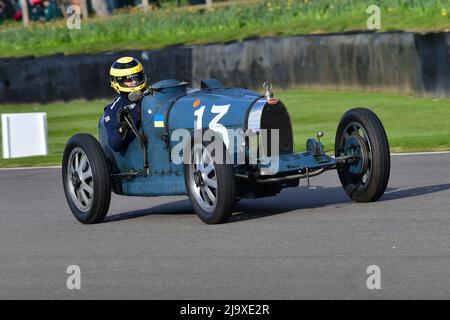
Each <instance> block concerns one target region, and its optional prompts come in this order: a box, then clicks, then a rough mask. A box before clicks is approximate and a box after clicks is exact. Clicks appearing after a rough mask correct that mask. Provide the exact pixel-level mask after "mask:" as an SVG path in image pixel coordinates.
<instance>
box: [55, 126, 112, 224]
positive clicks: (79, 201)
mask: <svg viewBox="0 0 450 320" xmlns="http://www.w3.org/2000/svg"><path fill="white" fill-rule="evenodd" d="M62 178H63V186H64V193H65V195H66V199H67V203H68V204H69V207H70V209H71V210H72V213H73V215H74V216H75V218H77V219H78V221H80V222H81V223H84V224H93V223H98V222H101V221H103V219H104V218H105V216H106V214H107V212H108V209H109V204H110V202H111V179H110V169H109V165H108V162H107V160H106V158H105V154H104V153H103V149H102V147H101V146H100V144H99V143H98V141H97V139H95V138H94V137H93V136H91V135H90V134H87V133H80V134H76V135H74V136H73V137H72V138H70V139H69V141H68V142H67V144H66V147H65V149H64V155H63V163H62Z"/></svg>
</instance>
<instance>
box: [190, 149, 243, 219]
mask: <svg viewBox="0 0 450 320" xmlns="http://www.w3.org/2000/svg"><path fill="white" fill-rule="evenodd" d="M225 152H226V150H225ZM187 162H188V163H185V164H184V178H185V183H186V189H187V191H188V194H189V198H190V200H191V203H192V206H193V208H194V210H195V212H196V213H197V215H198V216H199V218H200V219H201V220H202V221H203V222H205V223H206V224H217V223H222V222H226V221H227V220H228V219H229V217H230V216H231V214H232V212H233V208H234V203H235V185H234V173H233V166H232V165H231V164H227V163H226V162H221V163H218V162H217V161H216V159H214V156H213V155H212V154H211V152H210V150H208V148H207V147H206V145H205V144H204V143H197V144H194V145H193V147H192V149H191V152H190V161H187Z"/></svg>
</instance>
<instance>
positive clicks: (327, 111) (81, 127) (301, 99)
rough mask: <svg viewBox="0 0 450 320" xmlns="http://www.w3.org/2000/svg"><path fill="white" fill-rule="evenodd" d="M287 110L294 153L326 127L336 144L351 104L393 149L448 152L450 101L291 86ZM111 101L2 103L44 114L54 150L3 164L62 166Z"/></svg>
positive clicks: (284, 95)
mask: <svg viewBox="0 0 450 320" xmlns="http://www.w3.org/2000/svg"><path fill="white" fill-rule="evenodd" d="M275 94H276V96H277V97H279V98H280V99H282V101H283V102H284V103H285V104H286V106H287V107H288V108H289V112H290V116H291V121H292V123H293V127H294V139H295V148H296V151H303V150H304V145H305V141H306V139H307V138H308V137H314V136H315V133H316V132H317V131H324V132H325V136H324V138H322V142H323V143H324V144H325V149H326V150H332V149H333V147H334V135H335V131H336V128H337V125H338V122H339V119H340V117H341V116H342V114H343V113H344V112H345V111H346V110H348V109H349V108H351V107H355V106H366V107H369V108H370V109H372V110H373V111H375V112H376V113H377V115H378V116H379V117H380V118H381V120H382V122H383V124H384V126H385V128H386V131H387V134H388V138H389V143H390V146H391V150H392V151H395V152H406V151H437V150H450V126H449V119H450V99H442V100H433V99H425V98H413V97H407V96H400V95H394V94H385V93H359V92H339V91H309V90H308V91H305V90H289V91H284V92H275ZM106 103H107V101H95V102H70V103H54V104H49V105H0V113H10V112H14V113H15V112H46V113H47V121H48V130H49V132H48V136H49V150H50V153H49V155H48V156H46V157H27V158H17V159H3V158H0V167H12V166H38V165H55V164H56V165H58V164H60V163H61V157H62V152H63V149H64V145H65V143H66V141H67V140H68V139H69V137H70V136H72V135H73V134H75V133H78V132H88V133H91V134H94V135H97V122H98V119H99V117H100V115H101V114H102V112H103V107H104V105H105V104H106Z"/></svg>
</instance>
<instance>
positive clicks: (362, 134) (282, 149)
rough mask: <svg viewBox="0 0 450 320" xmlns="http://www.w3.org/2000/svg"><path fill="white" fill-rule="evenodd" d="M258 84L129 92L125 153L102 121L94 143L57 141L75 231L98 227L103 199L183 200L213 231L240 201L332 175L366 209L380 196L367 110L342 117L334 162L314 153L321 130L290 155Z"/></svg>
mask: <svg viewBox="0 0 450 320" xmlns="http://www.w3.org/2000/svg"><path fill="white" fill-rule="evenodd" d="M264 85H265V93H264V94H261V93H258V92H255V91H251V90H247V89H240V88H225V87H223V86H222V85H221V83H219V82H218V81H217V80H213V79H210V80H203V81H201V87H200V88H195V89H193V88H190V87H189V86H188V83H186V82H182V81H178V80H164V81H160V82H158V83H155V84H153V85H152V86H150V87H149V88H148V89H147V90H146V91H144V92H143V93H142V92H140V91H136V92H133V93H131V94H130V96H129V100H130V101H132V102H133V103H134V104H138V105H139V107H140V110H141V113H140V114H141V125H140V128H139V129H138V128H137V127H136V125H135V124H134V123H133V121H132V117H131V116H127V113H126V112H124V120H125V121H126V122H127V123H128V124H129V127H130V128H131V130H132V131H133V133H134V135H135V136H136V138H135V139H134V140H133V141H132V142H131V143H130V145H129V146H128V148H127V149H126V151H125V152H114V151H113V150H112V149H111V148H110V147H109V146H108V140H107V134H106V129H105V126H104V121H103V117H102V119H100V121H99V127H98V136H99V141H97V139H96V138H94V137H93V136H92V135H89V134H86V133H80V134H76V135H74V136H73V137H71V138H70V140H69V141H68V142H67V145H66V147H65V151H64V156H63V163H62V178H63V185H64V191H65V196H66V199H67V201H68V204H69V207H70V209H71V211H72V212H73V214H74V216H75V217H76V218H77V219H78V220H79V221H80V222H82V223H85V224H91V223H98V222H101V221H102V220H103V219H104V217H105V216H106V214H107V212H108V209H109V205H110V199H111V191H113V192H114V193H116V194H120V195H127V196H146V197H152V196H167V195H186V194H187V195H188V196H189V198H190V200H191V203H192V206H193V208H194V210H195V212H196V213H197V214H198V216H199V217H200V219H201V220H202V221H204V222H205V223H207V224H215V223H221V222H225V221H227V220H228V218H229V217H230V215H231V214H232V212H233V208H234V206H235V204H236V202H237V201H239V200H240V199H243V198H259V197H267V196H273V195H276V194H277V193H279V192H280V191H281V190H282V189H283V188H287V187H295V186H298V185H299V181H300V180H301V179H305V181H306V182H307V183H308V184H309V179H310V178H311V177H314V176H317V175H319V174H321V173H323V172H325V171H327V170H332V169H336V170H337V172H338V175H339V178H340V181H341V183H342V186H343V188H344V189H345V192H346V193H347V194H348V195H349V196H350V198H351V199H353V200H354V201H357V202H370V201H376V200H377V199H379V198H380V197H381V196H382V195H383V193H384V191H385V189H386V186H387V183H388V180H389V172H390V153H389V144H388V140H387V137H386V133H385V130H384V128H383V125H382V124H381V122H380V120H379V119H378V117H377V116H376V115H375V114H374V113H373V112H372V111H370V110H368V109H365V108H354V109H351V110H349V111H347V112H346V113H345V114H344V115H343V117H342V118H341V120H340V123H339V125H338V128H337V133H336V140H335V157H332V156H329V155H327V154H326V153H325V152H324V148H323V145H322V143H321V142H320V137H321V136H322V135H323V134H322V133H321V132H319V133H317V138H309V139H308V140H307V142H306V151H304V152H301V153H295V152H294V150H293V146H294V141H293V130H292V125H291V121H290V118H289V114H288V112H287V109H286V107H285V106H284V105H283V103H282V102H281V101H279V100H278V99H276V98H274V97H273V93H272V89H271V84H270V83H265V84H264ZM207 130H212V131H213V132H215V133H218V135H217V136H218V137H219V138H217V136H216V138H214V139H211V140H210V141H214V142H215V146H216V147H217V145H218V143H219V145H220V146H221V147H222V149H221V150H222V151H223V152H216V151H214V149H211V148H209V147H208V142H207V141H206V140H205V139H195V138H194V137H195V136H196V134H197V136H198V135H199V133H200V136H202V135H203V134H204V133H205V131H207ZM231 133H232V135H231ZM236 136H237V137H241V138H242V139H236ZM235 140H236V141H238V142H235ZM252 141H253V142H252ZM232 142H234V143H232ZM273 146H276V148H272V147H273ZM216 153H217V154H220V157H217V154H216ZM180 157H181V158H182V160H183V161H181V162H180V161H179V158H180ZM175 158H178V159H175ZM238 158H239V159H241V160H242V161H237V159H238ZM218 159H219V160H218ZM221 160H226V161H221Z"/></svg>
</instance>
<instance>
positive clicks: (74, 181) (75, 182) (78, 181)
mask: <svg viewBox="0 0 450 320" xmlns="http://www.w3.org/2000/svg"><path fill="white" fill-rule="evenodd" d="M71 180H72V185H73V187H74V188H75V189H78V187H79V186H80V185H81V179H80V176H79V175H78V172H75V173H74V174H73V176H72V178H71Z"/></svg>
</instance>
